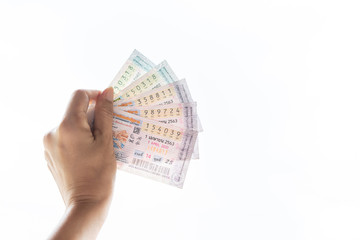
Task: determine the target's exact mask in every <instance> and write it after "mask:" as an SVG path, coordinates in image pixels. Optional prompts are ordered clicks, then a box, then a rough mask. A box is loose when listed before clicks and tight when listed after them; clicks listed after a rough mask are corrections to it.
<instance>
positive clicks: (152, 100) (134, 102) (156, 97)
mask: <svg viewBox="0 0 360 240" xmlns="http://www.w3.org/2000/svg"><path fill="white" fill-rule="evenodd" d="M189 102H193V100H192V98H191V95H190V91H189V89H188V87H187V84H186V81H185V79H183V80H180V81H176V82H173V83H169V84H167V85H165V86H162V87H159V88H155V89H153V90H150V91H147V92H144V93H142V94H140V95H138V96H136V97H135V98H132V99H130V100H122V101H118V102H115V103H114V107H115V108H116V107H126V106H135V107H141V106H149V105H168V104H172V103H189Z"/></svg>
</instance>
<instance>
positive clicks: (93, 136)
mask: <svg viewBox="0 0 360 240" xmlns="http://www.w3.org/2000/svg"><path fill="white" fill-rule="evenodd" d="M112 99H113V90H112V88H108V89H105V90H104V92H102V93H101V92H100V91H94V90H77V91H75V92H74V94H73V96H72V99H71V101H70V103H69V106H68V109H67V111H66V113H65V116H64V119H63V120H62V122H61V123H60V125H59V126H58V127H57V128H56V129H55V130H53V131H51V132H49V133H48V134H46V135H45V136H44V147H45V159H46V161H47V164H48V167H49V169H50V171H51V173H52V175H53V177H54V179H55V181H56V183H57V186H58V188H59V190H60V193H61V196H62V198H63V200H64V203H65V206H66V211H65V213H64V216H63V218H62V219H61V221H60V223H59V225H58V227H57V228H56V229H55V230H54V232H53V233H52V235H51V236H50V237H49V239H68V240H71V239H96V237H97V235H98V232H99V231H100V229H101V227H102V225H103V223H104V221H105V219H106V216H107V212H108V209H109V206H110V203H111V199H112V193H113V187H114V181H115V174H116V161H115V157H114V152H113V141H112V113H113V102H112ZM90 101H96V106H95V113H94V126H93V128H92V129H91V128H90V125H89V123H88V118H89V115H90V113H88V112H87V110H88V106H89V102H90Z"/></svg>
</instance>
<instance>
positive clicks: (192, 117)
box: [115, 102, 200, 159]
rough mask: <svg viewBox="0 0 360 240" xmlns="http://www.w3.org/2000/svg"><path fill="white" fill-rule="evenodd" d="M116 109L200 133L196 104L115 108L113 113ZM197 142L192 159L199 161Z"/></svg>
mask: <svg viewBox="0 0 360 240" xmlns="http://www.w3.org/2000/svg"><path fill="white" fill-rule="evenodd" d="M116 109H121V110H123V111H126V112H129V113H132V114H135V115H139V116H141V117H145V118H150V119H153V120H156V121H158V122H162V123H164V124H171V125H174V126H177V127H180V128H188V129H194V130H197V131H200V129H198V117H197V112H196V102H191V103H177V104H169V105H157V106H143V107H121V108H115V111H116ZM198 140H199V138H197V139H196V143H195V148H194V151H193V154H192V157H191V158H192V159H199V144H198Z"/></svg>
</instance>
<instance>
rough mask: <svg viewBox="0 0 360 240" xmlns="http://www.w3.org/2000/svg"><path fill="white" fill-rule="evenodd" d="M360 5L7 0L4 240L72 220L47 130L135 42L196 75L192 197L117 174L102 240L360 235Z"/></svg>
mask: <svg viewBox="0 0 360 240" xmlns="http://www.w3.org/2000/svg"><path fill="white" fill-rule="evenodd" d="M359 10H360V5H359V3H358V1H346V0H345V1H321V0H302V1H286V0H283V1H281V0H273V1H271V0H263V1H232V0H222V1H214V0H208V1H198V0H178V1H169V0H167V1H165V0H163V1H161V0H154V1H146V0H138V1H110V0H104V1H45V0H44V1H4V0H1V1H0V81H1V82H0V89H1V93H0V103H1V108H0V109H1V118H0V129H1V131H0V149H1V150H0V160H1V164H0V229H1V230H0V238H1V239H45V238H46V237H47V236H48V234H49V233H50V232H51V231H52V229H53V228H54V227H55V225H56V224H57V222H58V221H59V219H60V217H61V216H62V213H63V211H64V205H63V202H62V199H61V196H60V194H59V192H58V189H57V186H56V184H55V182H54V181H53V179H52V176H51V174H50V172H49V171H48V169H47V166H46V162H45V160H44V157H43V145H42V137H43V135H44V134H45V133H46V132H47V131H49V130H50V129H52V128H53V127H55V126H56V125H57V124H58V123H59V122H60V120H61V118H62V116H63V113H64V110H65V108H66V105H67V102H68V100H69V97H70V95H71V93H72V92H73V91H74V90H75V89H78V88H86V89H100V90H102V89H105V88H106V87H107V86H108V85H109V83H110V82H111V80H112V78H113V77H114V76H115V74H116V73H117V71H118V70H119V69H120V67H121V65H122V64H123V63H124V62H125V60H126V59H127V57H128V56H129V55H130V53H131V52H132V50H133V49H134V48H136V49H138V50H139V51H141V52H142V53H144V54H145V55H146V56H147V57H149V58H150V59H151V60H152V61H154V62H155V63H159V62H160V61H161V60H163V59H167V60H168V62H169V64H170V65H171V66H172V68H173V69H174V71H175V73H176V74H177V76H178V77H179V78H182V77H185V78H186V79H187V81H188V84H189V87H190V90H191V93H192V96H193V98H194V99H195V100H196V101H197V102H198V111H199V115H200V117H201V120H202V124H203V128H204V132H203V133H201V134H200V154H201V159H200V160H196V161H192V162H191V164H190V168H189V171H188V175H187V179H186V181H185V185H184V189H183V190H180V189H176V188H173V187H170V186H167V185H165V184H161V183H158V182H154V181H152V180H148V179H145V178H141V177H138V176H134V175H130V174H128V173H125V172H118V174H117V180H116V187H115V195H114V199H113V203H112V206H111V209H110V213H109V217H108V219H107V221H106V223H105V225H104V227H103V229H102V231H101V233H100V235H99V239H189V240H191V239H247V240H248V239H249V240H250V239H251V240H252V239H254V240H255V239H256V240H263V239H276V240H280V239H284V240H289V239H296V240H299V239H316V240H318V239H360V228H359V226H360V192H359V191H360V188H359V185H360V175H359V171H360V163H359V159H360V151H359V145H360V127H359V123H360V111H359V101H360V96H359V90H360V84H359V79H360V73H359V64H360V57H359V56H360V44H359V42H360V30H359V22H360V15H359Z"/></svg>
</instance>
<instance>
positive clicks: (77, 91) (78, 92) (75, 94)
mask: <svg viewBox="0 0 360 240" xmlns="http://www.w3.org/2000/svg"><path fill="white" fill-rule="evenodd" d="M84 94H86V93H85V91H84V90H83V89H76V90H75V91H74V92H73V96H81V95H84Z"/></svg>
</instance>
